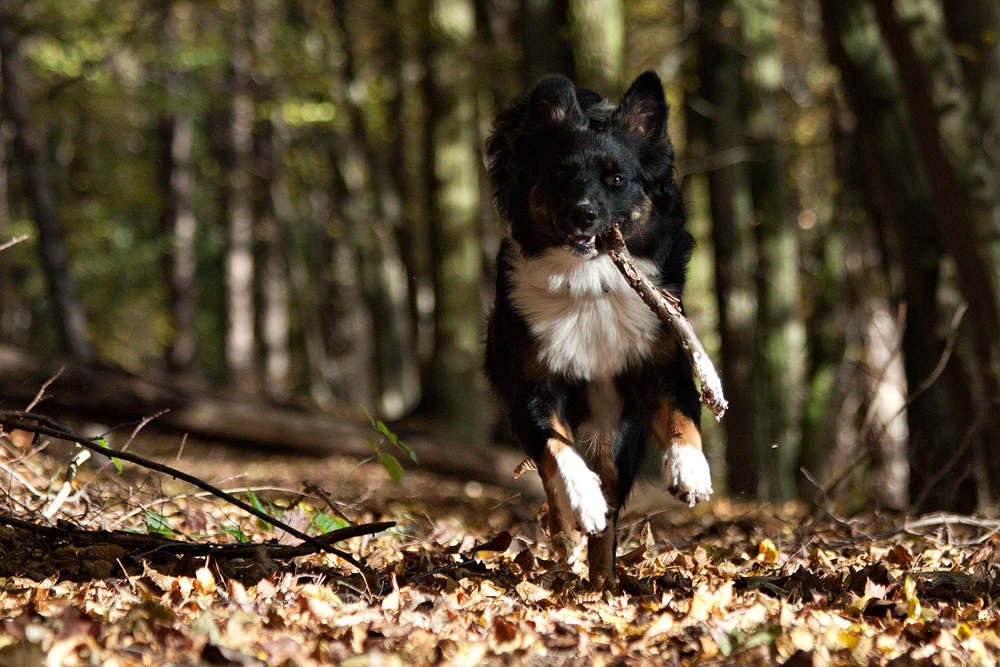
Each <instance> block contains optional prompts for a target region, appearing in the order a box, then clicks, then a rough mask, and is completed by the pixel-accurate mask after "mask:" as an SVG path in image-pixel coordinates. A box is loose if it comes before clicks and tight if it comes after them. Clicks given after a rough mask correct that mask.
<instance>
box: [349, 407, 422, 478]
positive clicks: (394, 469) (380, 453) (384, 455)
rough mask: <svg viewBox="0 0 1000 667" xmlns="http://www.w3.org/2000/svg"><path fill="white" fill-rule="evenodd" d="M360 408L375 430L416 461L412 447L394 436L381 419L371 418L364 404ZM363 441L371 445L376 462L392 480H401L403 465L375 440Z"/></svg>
mask: <svg viewBox="0 0 1000 667" xmlns="http://www.w3.org/2000/svg"><path fill="white" fill-rule="evenodd" d="M361 410H362V412H364V413H365V417H368V421H370V422H371V424H372V426H373V427H375V430H377V431H378V432H379V433H381V434H382V435H383V436H384V437H385V439H386V440H388V441H389V443H390V444H391V445H393V446H394V447H397V448H398V449H400V450H402V451H403V452H406V453H407V454H409V455H410V458H411V459H413V462H414V463H417V455H416V454H415V453H414V452H413V450H412V449H410V448H409V447H408V446H406V445H405V444H403V442H402V441H401V440H400V439H399V438H397V437H396V434H395V433H393V432H392V431H390V430H389V427H387V426H386V425H385V424H384V423H383V422H382V421H381V420H376V419H375V418H373V417H372V416H371V414H369V412H368V410H367V409H366V408H365V407H364V406H362V408H361ZM365 442H367V443H368V446H369V447H371V448H372V451H373V452H374V453H375V460H376V461H377V462H378V464H379V465H380V466H382V467H383V468H385V471H386V472H387V473H389V476H390V477H392V481H393V482H395V483H396V484H399V483H400V482H401V481H402V480H403V466H402V465H401V464H400V463H399V459H397V458H396V457H395V456H393V455H392V454H391V453H390V452H386V451H384V450H383V449H382V448H381V447H379V445H378V443H376V442H375V441H373V440H365Z"/></svg>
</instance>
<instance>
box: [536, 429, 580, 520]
mask: <svg viewBox="0 0 1000 667" xmlns="http://www.w3.org/2000/svg"><path fill="white" fill-rule="evenodd" d="M552 430H553V431H555V432H556V435H555V437H552V438H549V439H548V442H546V443H545V449H544V450H542V460H541V461H540V462H539V464H538V474H539V476H540V477H541V478H542V488H543V489H545V496H546V498H548V505H549V512H548V520H549V535H551V536H555V535H557V534H558V533H566V534H567V535H569V534H572V533H575V532H576V517H574V516H573V511H572V510H571V509H570V507H569V506H568V504H567V502H566V500H565V499H564V498H563V497H562V496H561V495H560V494H559V492H558V490H557V487H556V484H557V481H556V476H557V475H559V464H558V462H557V460H556V458H557V457H558V455H559V454H560V453H561V452H562V451H563V450H564V449H566V448H567V447H570V446H572V444H573V440H572V438H571V436H570V432H569V429H568V428H567V427H566V425H565V424H563V423H562V420H560V419H559V417H558V416H557V415H556V414H555V412H553V413H552Z"/></svg>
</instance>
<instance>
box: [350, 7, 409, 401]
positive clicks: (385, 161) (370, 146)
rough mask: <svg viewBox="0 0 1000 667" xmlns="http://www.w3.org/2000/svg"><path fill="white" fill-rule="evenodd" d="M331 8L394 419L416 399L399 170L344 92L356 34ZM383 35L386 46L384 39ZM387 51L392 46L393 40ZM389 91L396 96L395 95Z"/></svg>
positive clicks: (357, 215)
mask: <svg viewBox="0 0 1000 667" xmlns="http://www.w3.org/2000/svg"><path fill="white" fill-rule="evenodd" d="M334 8H335V20H336V23H337V26H338V28H339V29H340V32H341V34H342V35H343V40H344V65H343V77H344V85H345V93H344V95H343V97H344V100H345V101H346V103H347V106H348V112H349V114H350V120H351V134H352V137H351V143H352V144H353V145H354V148H353V149H352V152H353V153H354V159H355V160H356V161H357V167H358V168H359V169H360V173H362V174H363V177H362V178H361V179H359V180H358V182H357V183H356V184H355V185H354V188H353V190H354V192H353V193H352V199H353V200H354V206H353V207H352V208H353V211H352V213H353V215H352V220H353V234H352V235H353V236H354V238H355V241H356V242H357V245H358V247H359V249H360V260H361V265H360V269H361V279H362V286H363V288H364V295H365V302H366V304H367V305H368V308H369V310H370V312H371V317H372V325H373V333H374V341H373V342H374V350H375V357H374V362H375V367H374V370H375V376H376V380H377V386H378V405H377V406H376V407H377V408H378V410H379V412H380V413H381V414H383V415H385V416H387V417H389V418H392V419H395V418H398V417H400V416H402V415H403V414H404V413H406V412H407V411H408V410H410V409H411V408H412V407H413V406H414V405H415V404H416V403H417V401H418V399H419V396H420V382H419V365H418V361H417V354H416V347H415V344H414V327H413V320H412V317H411V310H410V296H409V290H410V285H409V279H408V276H407V271H406V265H405V264H404V263H403V260H402V256H401V253H400V248H399V244H398V241H397V232H398V231H399V230H401V229H402V228H403V226H404V225H403V207H402V192H401V188H402V185H401V181H400V180H397V179H398V178H400V171H399V169H400V168H401V166H402V165H401V164H398V163H397V160H398V159H399V156H398V155H392V153H391V150H390V149H389V148H388V147H386V146H385V145H384V144H383V143H382V142H381V141H380V140H379V138H377V137H374V136H372V133H371V132H369V131H368V128H367V125H366V120H365V116H364V111H363V109H362V108H361V107H360V106H359V105H358V104H356V103H354V102H353V101H351V96H350V95H349V94H348V93H346V89H349V88H350V87H351V86H352V85H354V84H355V83H356V82H357V77H358V76H359V71H358V65H357V63H358V61H359V54H358V53H357V45H356V43H357V41H359V36H358V35H356V34H355V33H354V31H353V30H352V20H351V19H352V16H351V15H349V12H350V11H351V10H350V7H349V5H348V3H346V2H343V1H342V0H335V2H334ZM389 33H391V31H389ZM383 36H384V37H386V38H387V39H388V40H389V42H390V44H392V36H391V34H384V35H383ZM393 48H394V49H398V48H399V45H398V43H397V44H395V45H393ZM395 57H398V56H394V58H395ZM400 67H401V65H400V63H399V62H398V61H396V60H390V63H388V69H390V72H389V73H390V74H391V72H392V70H399V68H400ZM396 94H397V96H398V95H399V94H400V93H399V91H398V90H397V93H396ZM394 109H395V111H394ZM389 113H390V114H393V113H395V114H398V113H399V108H398V107H396V106H394V105H390V108H389ZM390 117H391V116H390ZM365 195H369V196H370V197H371V199H372V200H373V202H374V204H373V205H368V204H366V199H367V198H368V197H366V196H365Z"/></svg>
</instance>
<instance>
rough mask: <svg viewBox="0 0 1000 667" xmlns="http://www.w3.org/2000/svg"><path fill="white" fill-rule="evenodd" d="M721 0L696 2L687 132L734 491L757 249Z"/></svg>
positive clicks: (749, 461)
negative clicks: (700, 188)
mask: <svg viewBox="0 0 1000 667" xmlns="http://www.w3.org/2000/svg"><path fill="white" fill-rule="evenodd" d="M723 11H728V12H732V11H733V8H732V5H731V4H730V3H729V2H727V1H726V0H710V1H709V2H706V3H704V4H703V5H702V19H703V20H702V26H703V27H702V28H701V30H700V34H699V37H700V41H699V46H698V48H699V51H698V75H699V82H700V90H699V94H700V97H701V100H700V104H699V103H698V102H695V104H693V105H692V106H693V107H694V108H695V109H696V110H699V109H700V111H702V113H700V114H699V113H694V114H691V116H690V127H691V130H692V132H693V133H694V139H695V141H696V142H699V143H701V144H702V146H703V147H704V150H705V152H706V154H707V157H706V162H713V161H718V162H719V164H717V165H709V174H708V182H709V190H710V192H709V206H710V210H711V217H712V243H713V245H714V247H715V291H716V298H717V299H718V306H719V333H720V337H721V345H720V348H721V357H722V363H721V367H722V381H723V384H724V386H725V388H726V395H727V397H728V398H729V404H730V408H729V411H728V412H727V413H726V417H725V419H724V420H723V421H722V424H723V426H724V428H725V432H726V468H727V490H728V491H729V493H730V494H731V495H733V496H736V497H742V498H746V499H750V498H755V497H757V494H758V491H759V490H760V489H759V485H760V471H759V466H761V465H762V463H761V462H762V461H763V460H764V458H763V457H764V451H763V445H762V441H761V437H762V431H761V424H760V421H759V416H760V415H761V408H762V405H761V403H762V400H761V399H762V396H761V392H760V391H758V387H759V382H760V378H759V375H758V369H757V368H756V365H757V364H756V359H757V341H758V338H757V331H756V329H757V306H758V304H757V291H756V284H755V280H754V277H755V275H756V272H757V256H756V248H755V247H754V238H753V203H752V200H751V191H750V178H749V170H748V168H747V165H746V163H745V161H743V160H741V159H735V158H733V157H732V156H734V155H736V154H737V153H739V152H741V151H743V150H745V146H744V142H745V140H746V137H745V136H744V134H743V132H742V129H741V128H743V126H744V122H743V114H742V110H743V108H744V101H743V98H742V89H743V80H742V65H743V61H742V58H741V56H740V53H739V51H738V50H737V44H739V32H738V28H736V27H723V26H722V24H721V22H720V17H721V15H722V13H723Z"/></svg>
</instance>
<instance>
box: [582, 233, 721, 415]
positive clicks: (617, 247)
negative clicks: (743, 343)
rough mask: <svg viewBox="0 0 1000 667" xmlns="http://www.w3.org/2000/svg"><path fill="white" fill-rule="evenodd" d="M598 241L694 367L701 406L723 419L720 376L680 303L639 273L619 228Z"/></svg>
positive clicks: (605, 234)
mask: <svg viewBox="0 0 1000 667" xmlns="http://www.w3.org/2000/svg"><path fill="white" fill-rule="evenodd" d="M601 240H602V241H603V242H604V247H605V249H606V250H607V252H608V256H609V257H611V261H612V262H614V263H615V266H617V267H618V270H619V271H620V272H621V274H622V276H624V278H625V280H626V281H627V282H628V284H629V285H631V286H632V289H634V290H635V291H636V293H638V295H639V296H640V297H641V298H642V300H643V301H644V302H645V303H646V305H647V306H649V308H650V310H652V311H653V312H654V313H656V315H657V317H659V318H660V319H661V320H662V321H663V323H664V324H666V325H667V327H668V328H669V329H670V330H671V331H673V332H674V335H675V336H677V341H678V342H679V343H680V344H681V347H682V348H683V349H684V352H685V354H687V356H688V359H690V360H691V365H692V366H693V367H694V374H695V377H697V378H698V384H699V386H700V391H701V402H702V404H704V405H705V407H707V408H708V409H709V410H711V411H712V414H714V415H715V420H716V421H718V420H720V419H722V415H724V414H725V413H726V409H727V408H728V407H729V403H728V402H727V401H726V398H725V396H723V394H722V382H721V381H720V380H719V374H718V373H717V372H716V371H715V366H713V365H712V360H711V359H710V358H709V356H708V354H707V353H706V352H705V348H704V347H703V346H702V344H701V341H700V340H698V336H697V334H695V332H694V327H693V326H691V320H689V319H688V318H686V317H685V316H684V313H682V312H681V309H680V303H681V302H680V300H679V299H677V298H676V297H675V296H673V295H672V294H669V293H668V292H666V291H664V290H662V289H660V288H659V287H657V286H656V285H654V284H653V283H652V282H650V280H649V278H647V277H646V276H644V275H643V274H642V272H641V271H639V269H638V268H637V267H636V265H635V263H633V262H632V257H631V256H630V255H629V253H628V249H627V248H626V247H625V239H624V238H622V233H621V230H620V229H618V225H615V226H613V227H612V228H611V229H610V230H608V231H607V232H605V233H604V235H603V236H602V237H601Z"/></svg>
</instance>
